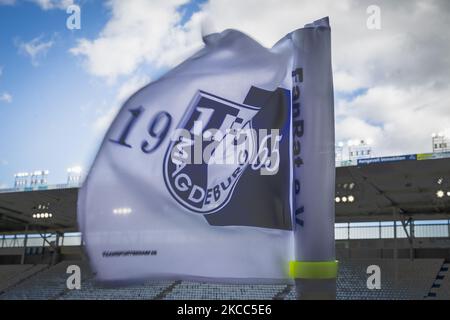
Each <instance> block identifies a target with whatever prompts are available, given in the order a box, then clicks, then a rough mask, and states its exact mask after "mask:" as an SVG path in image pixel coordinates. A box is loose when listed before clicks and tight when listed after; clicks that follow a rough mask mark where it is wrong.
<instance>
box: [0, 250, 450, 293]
mask: <svg viewBox="0 0 450 320" xmlns="http://www.w3.org/2000/svg"><path fill="white" fill-rule="evenodd" d="M71 264H76V265H78V266H80V268H81V270H82V288H81V289H80V290H69V289H67V288H66V279H67V277H68V275H67V274H66V269H67V267H68V266H69V265H71ZM369 265H378V266H379V267H380V268H381V289H380V290H376V289H372V290H369V289H368V288H367V285H366V281H367V277H368V275H367V267H368V266H369ZM443 265H444V266H445V265H446V264H445V263H444V261H443V259H416V260H413V261H410V260H407V259H398V260H397V263H395V262H394V260H392V259H354V260H344V261H342V262H341V263H340V269H339V277H338V281H337V299H424V298H425V297H428V293H429V291H430V288H432V287H433V283H434V282H435V279H436V277H437V275H439V274H440V273H441V272H442V266H443ZM23 268H26V267H23ZM15 272H18V270H15ZM444 283H445V284H443V285H442V286H441V287H440V291H439V292H438V294H437V298H439V299H449V298H450V281H449V278H448V277H447V278H446V282H445V281H444ZM9 299H62V300H84V299H101V300H116V299H133V300H135V299H143V300H150V299H166V300H175V299H191V300H202V299H206V300H214V299H225V300H227V299H255V300H257V299H264V300H267V299H269V300H270V299H287V300H294V299H296V296H295V288H294V287H293V286H292V285H267V284H266V285H264V284H246V285H242V284H213V283H205V282H193V281H175V282H174V281H158V282H151V281H146V282H143V283H138V284H132V285H128V286H125V285H121V286H111V285H106V284H102V283H99V282H97V281H95V278H94V274H93V273H92V272H91V270H90V268H89V265H88V263H87V262H86V261H63V262H61V263H59V264H57V265H55V266H53V267H51V268H49V269H46V270H43V271H41V272H37V273H36V274H35V275H34V276H32V277H31V278H28V279H26V280H24V281H23V282H21V283H19V284H18V285H16V286H14V287H10V289H8V290H7V291H6V292H5V293H3V294H1V295H0V300H9Z"/></svg>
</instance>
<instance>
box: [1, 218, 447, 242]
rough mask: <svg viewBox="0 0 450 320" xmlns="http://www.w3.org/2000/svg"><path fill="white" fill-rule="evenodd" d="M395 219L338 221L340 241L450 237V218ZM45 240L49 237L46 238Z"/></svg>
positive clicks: (37, 237)
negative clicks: (407, 221)
mask: <svg viewBox="0 0 450 320" xmlns="http://www.w3.org/2000/svg"><path fill="white" fill-rule="evenodd" d="M394 228H395V227H394V221H388V222H351V223H336V224H335V227H334V234H335V239H336V240H353V239H355V240H356V239H394V238H395V236H396V237H397V238H398V239H402V238H406V237H407V236H406V232H405V229H406V231H407V232H408V234H411V232H412V231H413V233H414V237H415V238H449V237H450V220H435V221H432V222H430V221H414V223H413V224H412V225H407V226H406V227H405V228H404V227H403V226H402V223H401V222H400V221H397V222H396V229H397V232H396V234H395V232H394V230H395V229H394ZM44 239H45V240H44ZM54 241H56V237H55V235H54V234H28V235H27V236H26V244H27V245H26V246H27V247H48V246H50V244H49V243H52V242H54ZM24 245H25V235H24V234H14V235H1V234H0V248H18V247H24ZM79 245H81V233H79V232H73V233H65V234H64V236H62V237H60V238H59V246H79Z"/></svg>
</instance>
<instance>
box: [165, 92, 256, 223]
mask: <svg viewBox="0 0 450 320" xmlns="http://www.w3.org/2000/svg"><path fill="white" fill-rule="evenodd" d="M259 110H260V108H258V107H254V106H248V105H244V104H238V103H235V102H231V101H228V100H226V99H223V98H220V97H217V96H214V95H212V94H209V93H206V92H203V91H198V92H197V94H196V95H195V97H194V99H193V100H192V102H191V104H190V106H189V107H188V109H187V112H186V114H185V115H184V118H183V119H182V120H181V122H180V124H179V126H178V127H177V129H176V130H175V134H174V135H173V136H172V140H171V142H170V144H169V147H168V149H167V151H166V154H165V158H164V179H165V183H166V185H167V188H168V190H169V191H170V193H171V194H172V196H173V197H174V198H175V200H177V201H178V202H179V203H180V204H181V205H182V206H184V207H185V208H186V209H188V210H190V211H193V212H196V213H200V214H209V213H213V212H216V211H218V210H220V209H221V208H223V207H224V206H225V205H226V204H227V203H228V201H229V200H230V198H231V196H232V194H233V190H234V188H235V186H236V184H237V183H238V181H239V179H240V177H241V176H242V174H243V173H244V171H245V170H246V168H247V166H248V165H249V164H250V163H251V161H252V159H254V157H255V154H256V145H257V141H256V134H255V133H254V130H253V129H252V118H253V117H254V116H255V115H256V114H257V113H258V111H259Z"/></svg>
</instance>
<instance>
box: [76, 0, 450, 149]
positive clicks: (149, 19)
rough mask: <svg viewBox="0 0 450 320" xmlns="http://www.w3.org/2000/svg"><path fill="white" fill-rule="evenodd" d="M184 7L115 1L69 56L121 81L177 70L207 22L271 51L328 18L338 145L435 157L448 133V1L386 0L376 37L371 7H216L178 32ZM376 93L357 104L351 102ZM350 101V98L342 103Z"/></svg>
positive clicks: (217, 0)
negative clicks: (436, 136) (434, 143)
mask: <svg viewBox="0 0 450 320" xmlns="http://www.w3.org/2000/svg"><path fill="white" fill-rule="evenodd" d="M185 2H186V0H170V1H156V0H155V1H145V0H136V1H120V0H111V1H109V2H108V8H109V9H110V10H111V13H112V15H111V19H110V20H109V21H108V23H107V24H106V25H105V26H104V28H103V30H102V31H101V32H100V34H99V36H98V37H97V38H95V39H80V40H79V42H78V44H77V46H75V47H74V48H72V49H71V52H72V53H73V54H74V55H77V56H80V57H81V58H82V61H83V63H84V65H85V67H86V69H87V70H88V72H90V73H91V74H92V75H95V76H100V77H104V78H107V79H109V80H114V79H117V77H119V76H129V75H131V74H133V73H134V72H135V71H136V70H138V69H139V67H140V66H142V65H143V64H150V65H152V66H165V67H171V66H173V65H175V64H176V63H178V62H180V61H181V60H182V59H183V58H184V57H186V56H188V55H189V54H191V53H192V51H193V50H195V49H196V48H198V47H199V46H200V45H201V37H200V35H201V32H200V29H201V28H200V25H201V20H202V19H203V18H204V17H208V19H209V20H210V21H214V25H215V26H216V29H217V30H218V31H220V30H224V29H227V28H234V29H238V30H241V31H243V32H245V33H247V34H249V35H250V36H252V37H254V38H255V39H256V40H258V41H259V42H261V43H262V44H263V45H265V46H267V47H270V46H272V45H273V44H274V43H275V42H276V41H277V40H278V39H280V38H281V37H283V36H284V35H285V34H286V33H289V32H291V31H292V30H294V29H296V28H299V27H302V26H303V24H305V23H308V22H310V21H313V20H315V19H318V18H321V17H323V16H329V17H330V21H331V26H332V43H333V49H332V50H333V66H334V71H335V72H334V76H335V78H334V81H335V89H336V92H337V93H345V94H344V95H337V97H339V98H338V100H337V101H336V116H337V120H336V136H337V138H338V139H347V138H348V139H355V138H365V137H367V135H371V137H370V138H372V139H373V140H374V141H375V151H376V153H377V154H380V155H383V154H393V153H409V152H418V151H429V150H430V149H431V148H430V141H429V140H430V136H429V134H430V132H429V131H430V130H431V131H440V130H442V129H445V128H446V127H449V126H450V108H448V106H449V102H450V101H449V97H450V91H449V90H450V89H449V85H450V72H449V71H450V59H449V58H448V56H449V55H448V54H447V53H448V52H450V32H448V23H447V21H448V16H449V15H450V2H448V1H446V0H436V1H433V2H430V1H426V0H398V1H395V2H393V1H389V0H380V1H378V3H377V5H379V6H380V8H381V18H382V23H381V27H382V28H381V30H377V31H375V30H368V29H367V27H366V20H367V17H368V15H367V13H366V9H367V7H368V6H369V5H371V4H372V2H373V1H372V0H361V1H360V0H340V1H335V0H323V1H320V2H319V1H307V0H305V1H301V0H283V1H282V2H280V1H279V0H246V1H242V0H210V1H209V2H207V3H206V4H205V5H203V6H202V8H201V12H198V13H196V14H194V15H193V16H192V17H191V18H190V20H189V21H188V22H187V23H186V24H184V25H180V21H181V15H180V13H179V12H178V11H177V10H178V8H179V6H180V5H181V4H183V3H185ZM360 88H368V90H367V92H364V93H362V94H361V95H360V96H358V97H356V98H354V97H353V98H349V96H350V97H352V93H354V91H355V90H357V89H360ZM341 96H342V98H341Z"/></svg>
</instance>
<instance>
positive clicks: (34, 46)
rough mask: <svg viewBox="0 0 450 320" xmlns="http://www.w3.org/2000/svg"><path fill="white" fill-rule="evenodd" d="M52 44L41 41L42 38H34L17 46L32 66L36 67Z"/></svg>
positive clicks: (51, 41)
mask: <svg viewBox="0 0 450 320" xmlns="http://www.w3.org/2000/svg"><path fill="white" fill-rule="evenodd" d="M53 44H54V41H53V40H49V41H42V37H36V38H34V39H33V40H31V41H29V42H18V43H17V46H18V47H19V51H20V52H21V53H22V54H25V55H26V56H28V57H29V58H30V59H31V63H32V64H33V66H38V65H39V62H40V59H41V58H43V57H45V56H46V55H47V52H48V51H49V50H50V48H51V47H52V46H53Z"/></svg>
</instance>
